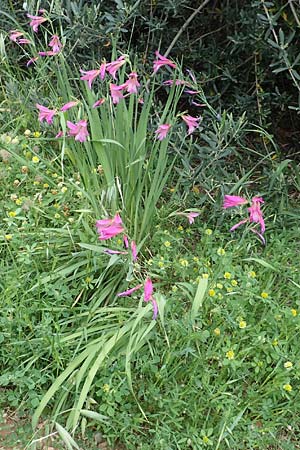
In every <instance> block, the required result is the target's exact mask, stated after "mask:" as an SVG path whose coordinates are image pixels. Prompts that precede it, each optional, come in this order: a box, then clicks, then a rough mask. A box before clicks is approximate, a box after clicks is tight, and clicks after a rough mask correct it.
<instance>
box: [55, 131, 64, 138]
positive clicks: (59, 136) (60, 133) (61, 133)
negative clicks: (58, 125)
mask: <svg viewBox="0 0 300 450" xmlns="http://www.w3.org/2000/svg"><path fill="white" fill-rule="evenodd" d="M63 135H64V133H63V131H59V132H58V133H57V135H56V136H55V139H58V138H61V137H62V136H63Z"/></svg>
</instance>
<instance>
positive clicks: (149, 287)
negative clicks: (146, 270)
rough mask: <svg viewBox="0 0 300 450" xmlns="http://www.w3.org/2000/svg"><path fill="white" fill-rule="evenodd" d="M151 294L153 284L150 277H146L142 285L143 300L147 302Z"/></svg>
mask: <svg viewBox="0 0 300 450" xmlns="http://www.w3.org/2000/svg"><path fill="white" fill-rule="evenodd" d="M152 294H153V285H152V281H151V279H150V278H149V277H148V278H147V279H146V282H145V285H144V301H145V302H149V300H151V297H152Z"/></svg>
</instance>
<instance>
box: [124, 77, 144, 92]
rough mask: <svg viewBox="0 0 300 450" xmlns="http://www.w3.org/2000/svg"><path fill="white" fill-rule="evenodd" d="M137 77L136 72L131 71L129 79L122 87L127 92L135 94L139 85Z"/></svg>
mask: <svg viewBox="0 0 300 450" xmlns="http://www.w3.org/2000/svg"><path fill="white" fill-rule="evenodd" d="M137 77H138V74H137V73H136V72H131V73H130V74H129V79H128V80H127V81H126V82H125V83H124V84H123V87H124V88H125V90H126V91H127V92H128V93H129V94H137V90H138V87H139V86H140V83H139V82H138V80H137Z"/></svg>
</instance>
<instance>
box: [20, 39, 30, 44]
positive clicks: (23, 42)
mask: <svg viewBox="0 0 300 450" xmlns="http://www.w3.org/2000/svg"><path fill="white" fill-rule="evenodd" d="M17 42H18V44H31V41H30V40H29V39H26V38H21V39H19V40H18V41H17Z"/></svg>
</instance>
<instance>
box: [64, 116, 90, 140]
mask: <svg viewBox="0 0 300 450" xmlns="http://www.w3.org/2000/svg"><path fill="white" fill-rule="evenodd" d="M67 126H68V128H69V129H70V131H69V136H75V141H79V142H84V141H86V139H87V137H88V136H89V132H88V130H87V121H86V120H79V122H77V123H72V122H70V121H69V120H67Z"/></svg>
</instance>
